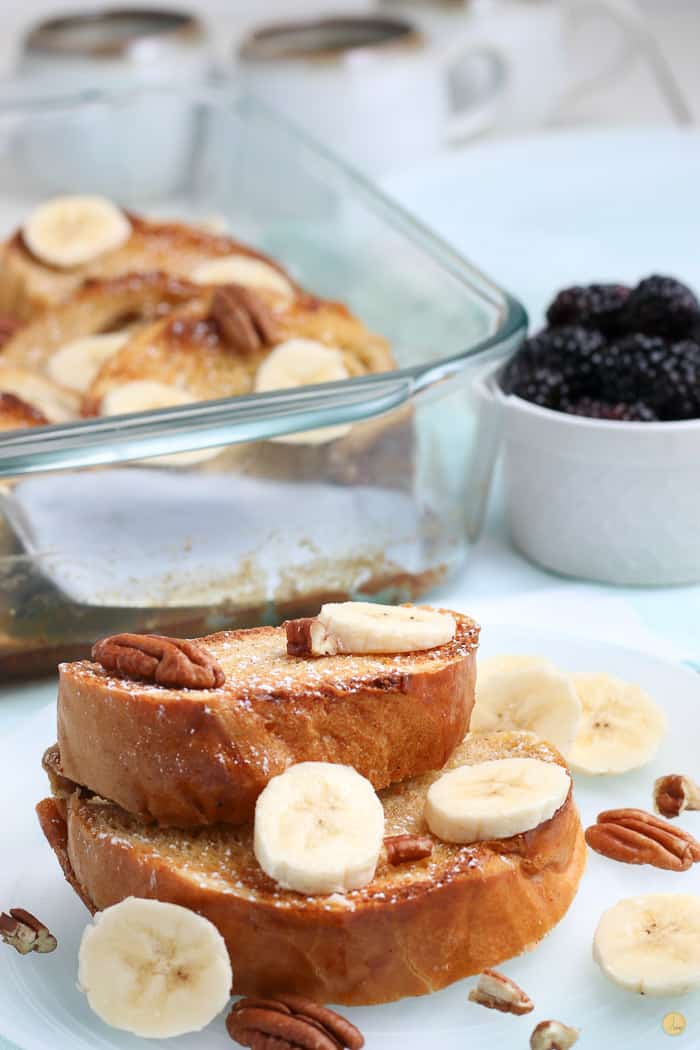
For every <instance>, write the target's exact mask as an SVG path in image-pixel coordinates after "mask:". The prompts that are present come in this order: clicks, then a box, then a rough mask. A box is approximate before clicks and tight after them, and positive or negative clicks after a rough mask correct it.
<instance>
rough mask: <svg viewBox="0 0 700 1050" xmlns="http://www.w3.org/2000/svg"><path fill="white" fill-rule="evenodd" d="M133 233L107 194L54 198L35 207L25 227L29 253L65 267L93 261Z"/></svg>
mask: <svg viewBox="0 0 700 1050" xmlns="http://www.w3.org/2000/svg"><path fill="white" fill-rule="evenodd" d="M130 235H131V223H130V222H129V220H128V219H127V217H126V215H125V214H124V212H123V211H121V209H120V208H118V207H117V206H116V204H112V202H111V201H110V200H107V199H106V198H105V197H88V196H74V197H54V198H52V200H48V201H45V202H44V203H43V204H40V205H39V206H38V208H35V209H34V211H33V212H32V213H31V215H30V216H29V218H28V219H27V221H26V222H25V224H24V226H23V227H22V236H23V238H24V242H25V244H26V245H27V247H28V248H29V250H30V252H32V254H33V255H35V256H36V257H37V259H41V261H42V262H45V263H48V264H49V265H50V266H59V267H61V268H62V269H70V268H71V267H73V266H82V265H84V264H85V263H88V262H91V261H92V260H93V259H97V258H98V257H99V256H100V255H104V253H105V252H109V251H113V250H114V249H115V248H119V246H120V245H122V244H123V243H124V242H125V241H126V240H128V239H129V237H130Z"/></svg>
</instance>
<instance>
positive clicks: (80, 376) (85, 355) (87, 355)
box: [46, 331, 131, 393]
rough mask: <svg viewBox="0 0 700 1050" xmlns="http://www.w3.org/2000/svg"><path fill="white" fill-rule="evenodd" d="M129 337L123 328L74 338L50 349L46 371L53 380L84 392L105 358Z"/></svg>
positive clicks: (128, 333) (129, 334)
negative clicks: (54, 349)
mask: <svg viewBox="0 0 700 1050" xmlns="http://www.w3.org/2000/svg"><path fill="white" fill-rule="evenodd" d="M130 337H131V332H130V331H125V332H105V333H103V334H101V335H88V336H85V337H84V338H83V339H74V340H73V341H72V342H70V343H66V344H65V345H64V346H61V347H59V348H58V350H56V351H54V353H53V354H52V355H51V357H50V358H49V359H48V361H47V362H46V372H47V374H48V375H49V376H50V378H51V379H53V380H54V382H56V383H61V384H62V385H63V386H67V387H69V388H70V389H71V390H78V391H79V392H80V393H84V392H85V391H86V390H87V389H88V387H89V386H91V385H92V382H93V380H94V378H95V376H96V375H97V373H98V372H99V370H100V368H101V367H102V365H103V364H104V363H105V361H108V360H109V358H110V357H112V356H113V355H114V354H116V352H117V351H118V350H121V348H122V347H123V346H126V344H127V343H128V341H129V339H130Z"/></svg>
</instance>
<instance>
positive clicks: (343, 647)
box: [316, 602, 457, 653]
mask: <svg viewBox="0 0 700 1050" xmlns="http://www.w3.org/2000/svg"><path fill="white" fill-rule="evenodd" d="M316 619H317V620H318V621H319V623H321V624H322V625H323V626H324V627H325V629H326V634H327V635H329V636H330V637H332V638H333V640H334V642H335V643H336V645H337V651H338V652H340V653H413V652H419V651H420V650H423V649H434V648H436V646H438V645H446V644H447V643H448V642H451V641H452V639H453V638H454V636H455V631H456V630H457V625H456V624H455V621H454V617H452V616H450V615H449V613H441V612H438V611H437V610H436V609H421V608H419V607H417V606H401V605H399V606H393V605H377V604H374V603H373V602H330V603H329V604H327V605H322V606H321V611H320V612H319V614H318V616H317V617H316Z"/></svg>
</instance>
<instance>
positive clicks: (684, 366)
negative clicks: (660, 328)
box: [595, 333, 700, 420]
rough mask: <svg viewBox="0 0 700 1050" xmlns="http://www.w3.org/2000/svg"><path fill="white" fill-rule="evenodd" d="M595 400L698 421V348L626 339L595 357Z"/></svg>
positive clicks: (654, 338) (640, 338) (688, 344)
mask: <svg viewBox="0 0 700 1050" xmlns="http://www.w3.org/2000/svg"><path fill="white" fill-rule="evenodd" d="M595 363H596V364H597V367H598V371H599V376H600V388H601V397H602V399H603V400H604V401H608V402H611V403H615V402H624V403H625V404H629V405H631V404H633V403H635V402H638V401H641V402H643V403H644V404H645V405H648V406H649V407H650V408H651V409H652V410H653V411H654V412H655V413H656V415H657V416H658V418H659V419H665V420H672V419H696V418H700V346H699V345H698V344H697V343H695V342H692V341H691V340H685V341H683V342H678V343H673V344H669V343H667V342H666V341H665V340H663V339H660V338H659V337H658V336H649V335H642V334H641V333H637V334H636V335H628V336H626V337H625V338H624V339H621V340H620V341H619V342H618V343H613V344H612V345H611V346H609V347H607V348H606V349H605V350H604V351H603V352H602V353H601V354H600V356H599V357H598V358H597V360H596V362H595Z"/></svg>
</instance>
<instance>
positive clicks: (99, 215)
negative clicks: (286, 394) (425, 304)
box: [0, 196, 395, 463]
mask: <svg viewBox="0 0 700 1050" xmlns="http://www.w3.org/2000/svg"><path fill="white" fill-rule="evenodd" d="M0 336H1V339H0V364H1V365H2V366H7V367H9V366H11V367H12V368H13V369H15V370H16V371H15V373H14V374H13V375H12V376H9V375H8V374H7V373H5V374H4V375H3V373H2V372H1V371H0V394H3V393H6V394H13V395H14V396H15V397H19V398H20V399H21V400H22V401H24V402H26V403H27V405H28V406H29V408H30V409H31V410H32V411H30V412H29V413H24V414H23V413H21V412H20V413H18V412H17V411H14V412H8V411H6V412H4V414H3V428H4V429H10V428H11V427H12V425H13V423H14V426H16V427H21V426H23V425H27V426H40V425H42V423H43V424H45V423H47V422H48V423H61V422H66V421H68V420H72V419H80V418H81V417H85V416H96V415H115V414H117V415H122V414H128V413H130V412H139V411H147V410H149V409H155V408H164V407H167V406H170V405H184V404H190V403H192V402H195V401H205V400H216V399H218V398H226V397H236V396H238V395H241V394H246V393H251V392H263V391H268V390H274V389H281V388H285V387H294V386H303V385H307V384H313V383H323V382H337V381H339V380H343V379H346V378H349V377H352V376H361V375H366V374H368V373H370V372H384V371H388V370H391V369H392V368H394V367H395V362H394V359H393V357H392V354H391V351H390V349H389V346H388V344H387V342H386V340H385V339H384V338H382V337H381V336H379V335H376V334H374V333H372V332H370V331H368V329H367V328H366V327H365V326H364V325H363V324H362V322H361V321H360V320H359V319H358V318H356V317H354V316H353V314H352V313H351V312H350V310H349V309H348V308H347V307H346V306H344V305H343V304H341V303H337V302H332V301H330V300H325V299H320V298H318V297H316V296H314V295H313V294H311V293H310V292H308V291H305V290H304V289H302V288H301V287H300V286H299V285H298V284H297V283H296V282H295V281H294V280H293V279H292V277H291V276H290V275H289V274H288V273H287V271H286V270H285V269H284V268H283V267H282V266H281V265H280V264H279V263H277V262H276V261H275V260H274V259H271V258H269V257H268V256H266V255H263V254H262V253H261V252H258V251H256V250H255V249H253V248H251V247H249V246H247V245H244V244H242V243H241V242H239V241H237V240H234V239H233V238H231V237H229V236H226V235H223V234H219V233H213V232H211V231H210V230H207V229H204V228H201V227H198V226H195V225H192V224H187V223H185V222H162V221H152V220H149V219H145V218H142V217H140V216H137V215H134V214H133V213H131V212H125V211H123V210H122V209H120V208H119V207H117V205H115V204H113V203H112V202H111V201H108V200H106V199H105V198H101V197H89V196H73V197H59V198H54V199H52V200H49V201H46V202H44V203H43V204H41V205H39V206H38V207H37V208H35V209H34V211H33V212H32V213H31V214H30V215H29V216H28V217H27V218H26V220H25V222H24V223H23V225H22V227H21V229H19V230H18V231H16V232H15V233H13V234H12V235H11V236H10V238H9V239H8V240H7V241H6V242H5V243H4V244H3V245H2V246H1V247H0ZM23 373H27V376H26V382H25V383H24V385H23V382H22V375H23ZM32 377H34V378H33V379H32ZM42 416H43V417H45V418H44V419H42V418H41V417H42ZM25 420H26V422H25ZM346 431H347V428H342V429H341V428H325V429H324V430H323V431H320V432H309V434H308V435H307V437H306V438H302V437H301V435H299V437H298V439H299V441H303V442H304V443H307V444H314V443H318V442H319V441H320V442H322V443H328V442H331V441H332V440H333V439H334V437H337V436H340V435H341V433H343V434H344V433H345V432H346ZM180 462H181V463H183V462H186V461H182V460H181V461H180Z"/></svg>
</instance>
